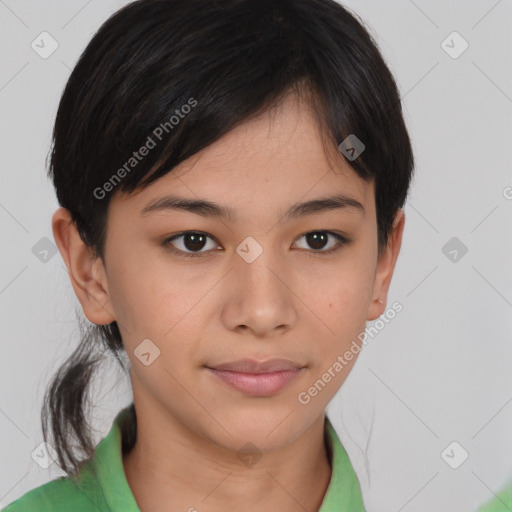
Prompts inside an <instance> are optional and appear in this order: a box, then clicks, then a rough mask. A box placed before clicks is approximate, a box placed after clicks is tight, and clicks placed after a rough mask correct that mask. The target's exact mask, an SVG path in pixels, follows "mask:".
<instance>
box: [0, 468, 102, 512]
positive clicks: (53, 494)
mask: <svg viewBox="0 0 512 512" xmlns="http://www.w3.org/2000/svg"><path fill="white" fill-rule="evenodd" d="M99 498H100V497H99V496H97V495H96V493H95V492H94V488H93V487H92V486H91V484H90V482H89V483H88V482H87V481H81V482H79V483H75V482H73V481H72V480H71V479H70V478H69V477H64V476H63V477H60V478H57V479H55V480H52V481H50V482H47V483H45V484H43V485H40V486H39V487H36V488H35V489H32V490H30V491H28V492H27V493H25V494H24V495H23V496H21V497H20V498H18V499H17V500H15V501H14V502H12V503H10V504H9V505H7V507H6V508H4V509H2V512H69V510H73V511H74V512H82V511H84V512H85V511H89V510H91V511H92V510H97V508H96V507H97V506H98V505H99V506H100V510H101V505H102V504H103V502H102V500H101V499H99Z"/></svg>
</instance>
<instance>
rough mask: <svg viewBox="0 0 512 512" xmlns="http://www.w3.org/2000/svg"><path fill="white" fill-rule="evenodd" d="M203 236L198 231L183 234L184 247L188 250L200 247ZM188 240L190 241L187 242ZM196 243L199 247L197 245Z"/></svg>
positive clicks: (201, 246) (202, 242)
mask: <svg viewBox="0 0 512 512" xmlns="http://www.w3.org/2000/svg"><path fill="white" fill-rule="evenodd" d="M204 238H205V237H204V236H203V235H201V234H200V233H189V234H188V235H186V236H185V240H184V244H185V247H186V248H187V249H188V250H189V251H193V250H194V249H202V248H203V246H204ZM189 241H191V243H188V242H189ZM194 244H195V245H194ZM198 245H199V246H200V247H198Z"/></svg>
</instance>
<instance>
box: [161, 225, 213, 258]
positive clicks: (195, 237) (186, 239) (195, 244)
mask: <svg viewBox="0 0 512 512" xmlns="http://www.w3.org/2000/svg"><path fill="white" fill-rule="evenodd" d="M179 239H183V240H181V241H180V242H179V243H178V244H176V246H179V247H177V249H176V250H174V249H171V250H173V251H175V252H179V253H182V254H181V255H182V256H185V257H194V256H201V254H203V253H204V252H207V251H202V252H199V250H200V249H203V248H204V247H205V242H206V240H207V239H210V240H212V241H213V238H212V237H211V236H209V235H207V234H206V233H201V232H200V231H186V232H185V233H180V234H179V235H174V236H172V237H171V238H168V239H166V240H164V242H163V245H164V246H165V247H168V248H170V247H169V246H170V245H173V246H174V243H173V242H174V241H175V240H179ZM213 247H214V248H215V247H218V244H216V243H213ZM187 251H191V252H187Z"/></svg>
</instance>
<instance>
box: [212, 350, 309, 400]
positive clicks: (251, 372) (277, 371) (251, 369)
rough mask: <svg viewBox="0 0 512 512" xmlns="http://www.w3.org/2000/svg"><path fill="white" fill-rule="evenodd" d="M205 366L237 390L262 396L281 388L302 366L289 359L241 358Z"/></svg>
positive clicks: (295, 375)
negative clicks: (260, 360)
mask: <svg viewBox="0 0 512 512" xmlns="http://www.w3.org/2000/svg"><path fill="white" fill-rule="evenodd" d="M206 368H207V369H208V370H209V371H210V372H211V373H213V374H214V375H216V376H217V377H219V378H220V379H222V380H223V381H224V382H225V383H227V384H229V385H230V386H232V387H233V388H235V389H237V390H238V391H241V392H242V393H245V394H246V395H250V396H260V397H263V396H270V395H273V394H275V393H277V392H278V391H280V390H281V389H283V388H284V387H285V386H286V385H287V384H288V383H289V382H291V381H292V380H293V379H294V378H295V377H297V375H298V374H299V373H300V372H301V370H302V369H303V368H304V367H303V366H302V365H300V364H299V363H295V362H293V361H290V360H289V359H269V360H267V361H263V362H258V361H255V360H253V359H241V360H238V361H231V362H229V363H223V364H219V365H215V367H209V366H207V367H206Z"/></svg>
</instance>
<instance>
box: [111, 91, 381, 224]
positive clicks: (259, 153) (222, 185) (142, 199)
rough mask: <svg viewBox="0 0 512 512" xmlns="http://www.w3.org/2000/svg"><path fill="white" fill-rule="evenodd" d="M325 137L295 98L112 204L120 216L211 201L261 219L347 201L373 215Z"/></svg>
mask: <svg viewBox="0 0 512 512" xmlns="http://www.w3.org/2000/svg"><path fill="white" fill-rule="evenodd" d="M323 137H324V135H323V134H322V133H321V130H320V128H319V126H318V122H317V119H316V117H315V115H314V113H313V112H311V107H310V105H309V104H307V103H304V102H302V101H300V100H299V99H298V98H297V97H296V96H295V95H290V96H289V97H287V98H286V99H285V100H283V102H282V103H280V104H279V105H278V106H277V107H276V108H274V109H272V110H271V111H267V112H265V113H264V114H262V115H261V116H259V117H257V118H255V119H252V120H250V121H247V122H245V123H243V124H241V125H240V126H238V127H236V128H235V129H233V130H232V131H230V132H229V133H227V134H226V135H224V136H223V137H222V138H220V139H219V140H217V141H216V142H215V143H213V144H211V145H210V146H208V147H206V148H204V149H203V150H202V151H200V152H198V153H197V154H195V155H193V156H192V157H190V158H189V159H188V160H186V161H184V162H182V163H181V164H180V165H178V166H177V167H175V168H174V169H173V170H172V171H171V172H169V173H168V174H166V175H165V176H163V177H162V178H160V179H159V180H157V181H156V182H154V183H152V184H151V185H150V186H149V187H147V188H146V189H144V190H142V191H140V192H135V193H134V194H130V196H126V195H124V194H116V195H115V196H114V197H113V199H112V203H114V204H115V205H117V206H119V207H121V208H123V207H124V206H126V205H127V204H129V205H130V209H131V210H138V212H139V213H140V212H142V210H143V209H144V208H145V207H146V206H147V204H148V203H149V202H151V201H152V200H155V199H157V198H159V197H161V196H163V195H165V194H166V193H169V194H173V195H178V196H181V197H185V198H188V199H199V198H200V199H210V200H211V201H214V202H216V203H221V204H223V205H229V206H230V208H232V209H233V210H235V211H237V212H238V211H240V212H244V210H245V209H246V208H249V207H250V208H249V211H248V212H247V213H248V215H249V216H251V215H254V214H255V213H256V212H257V213H258V216H260V217H261V216H262V215H264V214H266V213H268V214H272V215H274V214H275V212H276V208H278V209H280V211H283V209H284V208H286V206H287V205H289V204H292V203H296V202H299V201H306V200H308V199H312V198H318V197H325V196H327V195H328V196H333V195H337V194H343V195H344V196H347V197H353V198H354V199H356V200H357V201H359V202H361V203H362V204H363V205H364V207H365V210H366V212H367V214H368V213H369V212H370V213H371V211H372V209H373V203H374V186H373V182H369V183H368V182H365V181H364V180H362V179H361V178H360V177H359V176H358V175H357V174H356V173H355V171H354V170H353V169H352V168H351V167H350V166H349V165H348V163H347V162H346V161H345V160H344V159H343V157H342V156H341V154H337V153H336V149H335V148H334V149H332V148H331V149H330V148H329V146H328V145H327V144H326V143H325V139H323ZM326 151H330V153H327V154H326ZM117 206H116V207H117ZM347 211H348V210H347ZM242 217H243V215H242V214H241V218H242ZM245 220H247V218H246V219H245Z"/></svg>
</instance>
